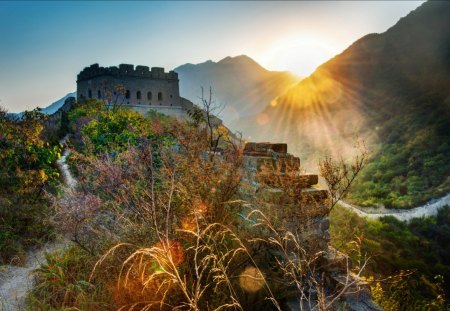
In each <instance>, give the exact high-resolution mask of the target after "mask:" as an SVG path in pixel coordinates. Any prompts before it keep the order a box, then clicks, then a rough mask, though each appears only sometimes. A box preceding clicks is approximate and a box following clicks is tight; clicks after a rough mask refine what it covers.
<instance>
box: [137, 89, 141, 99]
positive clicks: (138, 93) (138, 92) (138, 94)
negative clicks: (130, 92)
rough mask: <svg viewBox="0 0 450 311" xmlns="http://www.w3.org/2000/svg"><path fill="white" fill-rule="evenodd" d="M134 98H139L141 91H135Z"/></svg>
mask: <svg viewBox="0 0 450 311" xmlns="http://www.w3.org/2000/svg"><path fill="white" fill-rule="evenodd" d="M136 99H141V91H137V92H136Z"/></svg>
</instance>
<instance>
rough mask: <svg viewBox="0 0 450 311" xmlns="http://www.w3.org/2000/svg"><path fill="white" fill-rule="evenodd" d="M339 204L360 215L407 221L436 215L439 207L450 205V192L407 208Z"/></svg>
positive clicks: (341, 202)
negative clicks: (420, 204) (388, 217)
mask: <svg viewBox="0 0 450 311" xmlns="http://www.w3.org/2000/svg"><path fill="white" fill-rule="evenodd" d="M339 204H340V205H342V206H344V207H345V208H348V209H350V210H352V211H353V212H355V213H356V214H358V215H359V216H361V217H366V218H371V219H379V218H381V217H385V216H393V217H395V218H397V219H398V220H401V221H409V220H411V219H413V218H420V217H424V216H436V215H437V213H438V211H439V209H440V208H441V207H444V206H445V205H450V193H448V194H447V195H445V196H443V197H441V198H439V199H434V200H431V201H430V202H428V203H426V204H424V205H422V206H419V207H416V208H412V209H408V210H401V209H386V208H381V209H379V208H378V209H377V208H364V207H360V206H356V205H352V204H348V203H346V202H343V201H340V202H339Z"/></svg>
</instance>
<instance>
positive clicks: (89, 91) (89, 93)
mask: <svg viewBox="0 0 450 311" xmlns="http://www.w3.org/2000/svg"><path fill="white" fill-rule="evenodd" d="M88 97H89V98H92V90H91V89H89V90H88Z"/></svg>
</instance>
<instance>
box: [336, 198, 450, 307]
mask: <svg viewBox="0 0 450 311" xmlns="http://www.w3.org/2000/svg"><path fill="white" fill-rule="evenodd" d="M330 219H331V228H330V231H331V236H332V244H333V245H334V246H335V247H336V248H338V249H339V250H341V251H343V252H345V253H348V254H351V250H352V247H353V246H352V245H351V244H350V242H351V241H353V240H354V239H355V236H356V237H358V239H359V240H360V241H361V251H362V253H363V254H364V253H365V254H368V255H371V256H373V258H372V259H371V262H370V264H369V266H368V270H367V271H366V276H368V277H371V279H372V280H374V279H386V278H388V279H389V278H392V276H394V275H398V274H403V275H404V276H403V277H400V278H399V280H396V281H395V282H391V283H390V282H384V283H383V282H381V283H379V284H378V285H377V284H375V285H374V286H375V287H374V288H373V290H375V292H376V296H377V295H378V296H377V297H378V302H379V303H380V304H381V305H382V306H383V307H384V308H385V309H386V310H413V309H414V308H413V307H412V306H416V307H417V309H414V310H446V309H445V305H446V304H447V306H448V302H447V303H445V301H444V302H442V300H443V299H444V300H445V297H450V207H448V206H447V207H444V208H442V209H441V210H440V211H439V213H438V215H437V217H427V218H422V219H413V220H412V221H411V222H410V223H408V224H407V223H405V222H400V221H398V220H396V219H395V218H393V217H385V218H382V219H381V220H369V219H368V220H365V219H363V218H360V217H358V216H356V215H355V214H353V213H351V212H349V211H347V210H346V209H344V208H336V209H335V210H333V212H332V213H331V217H330ZM354 260H356V258H354ZM406 271H411V272H412V275H410V276H405V275H407V274H408V273H406ZM432 305H434V306H435V307H436V308H432V307H431V306H432ZM439 306H442V308H441V307H439Z"/></svg>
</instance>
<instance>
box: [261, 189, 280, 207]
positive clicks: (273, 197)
mask: <svg viewBox="0 0 450 311" xmlns="http://www.w3.org/2000/svg"><path fill="white" fill-rule="evenodd" d="M258 193H259V196H260V198H261V199H262V200H263V201H264V202H266V203H272V204H277V203H281V202H282V201H283V197H284V196H285V194H284V192H283V190H281V189H278V188H269V187H266V188H261V189H260V190H259V192H258Z"/></svg>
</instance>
